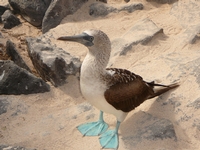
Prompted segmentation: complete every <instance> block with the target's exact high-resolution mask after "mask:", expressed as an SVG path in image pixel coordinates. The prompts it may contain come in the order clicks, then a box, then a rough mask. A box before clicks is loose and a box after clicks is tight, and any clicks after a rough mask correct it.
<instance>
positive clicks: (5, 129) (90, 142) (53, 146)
mask: <svg viewBox="0 0 200 150" xmlns="http://www.w3.org/2000/svg"><path fill="white" fill-rule="evenodd" d="M92 2H93V0H90V1H89V2H88V3H87V4H85V5H84V6H83V7H82V8H81V9H80V10H78V11H77V12H76V13H75V14H73V15H69V16H67V17H66V18H65V19H64V20H63V21H62V23H61V25H59V26H58V27H56V28H55V29H52V30H51V31H50V32H49V34H53V35H54V37H59V36H62V35H74V34H78V33H81V32H82V31H84V30H87V29H100V30H102V31H104V32H105V33H107V34H108V36H109V37H110V39H111V40H113V39H115V38H118V37H120V36H121V35H123V34H124V33H125V32H126V31H128V30H129V29H130V28H131V27H132V26H133V25H134V23H136V22H137V21H138V20H140V19H142V18H149V19H151V20H152V21H153V22H154V23H155V24H156V25H157V26H158V27H160V28H163V30H164V34H165V35H162V34H161V35H158V36H156V37H155V38H154V39H153V40H152V41H150V42H149V43H148V44H147V45H141V44H138V45H136V46H134V47H133V48H132V50H131V51H129V52H128V53H127V55H126V56H121V57H119V58H118V59H117V60H116V61H115V62H114V64H113V67H119V68H125V69H129V70H130V71H133V72H134V73H137V74H139V75H141V76H142V77H143V78H144V79H145V80H147V81H151V80H156V81H158V82H159V83H165V84H168V83H172V82H174V81H176V80H179V79H180V80H181V86H180V87H179V88H177V89H176V90H174V91H172V92H169V93H167V94H165V95H164V96H162V100H160V101H156V99H157V98H154V99H152V100H149V101H146V102H145V103H144V104H142V105H141V106H139V107H138V108H137V109H135V110H134V111H132V112H131V113H129V115H128V117H127V118H126V120H125V121H124V123H122V125H121V127H120V130H119V133H120V136H119V143H120V144H119V150H125V149H129V150H136V149H137V150H138V149H140V150H179V149H180V150H182V149H191V150H194V149H198V148H199V147H200V142H199V138H200V130H198V129H197V128H196V127H194V126H193V123H194V120H195V117H194V115H195V116H198V115H199V114H200V111H199V110H198V109H197V110H194V109H193V108H191V107H186V106H187V105H188V104H189V103H190V102H192V101H194V100H195V99H197V98H198V97H199V96H200V94H199V90H198V89H199V88H198V84H197V83H196V79H195V78H194V76H193V75H191V71H192V70H190V69H188V70H184V69H183V70H181V67H180V66H185V65H187V64H188V62H190V61H192V60H195V59H196V58H198V57H199V56H198V55H199V51H198V50H199V47H200V42H196V44H193V45H191V44H187V43H186V42H185V41H184V39H183V38H182V37H181V33H183V32H184V31H185V29H184V28H183V27H182V26H181V25H180V24H179V21H178V20H177V19H176V18H175V17H174V16H172V15H170V9H171V6H172V5H169V4H162V5H161V4H156V3H149V2H146V1H145V0H138V1H136V2H141V3H142V4H143V5H144V10H138V11H135V12H133V13H127V12H120V13H111V14H109V15H108V16H105V17H98V18H94V17H91V16H89V15H88V6H89V5H90V4H91V3H92ZM131 2H134V0H131ZM108 3H109V4H111V5H112V6H121V5H123V4H125V3H124V2H122V1H121V0H108ZM6 32H8V37H9V36H13V35H17V36H18V37H17V38H12V39H11V40H13V42H16V43H18V44H19V43H20V38H24V37H25V35H26V36H36V35H40V34H41V32H40V31H39V30H38V29H36V28H34V27H32V26H31V25H28V23H24V25H21V26H19V27H16V28H14V29H12V30H10V31H6ZM22 32H23V34H22ZM51 40H52V43H55V44H56V45H57V46H59V47H62V48H63V49H65V50H66V51H68V52H70V53H71V54H72V55H74V56H76V57H79V58H80V59H81V60H83V59H84V57H85V55H86V53H87V48H85V47H84V46H82V45H80V44H77V43H69V42H63V41H56V40H55V39H51ZM20 53H21V54H22V55H23V56H24V58H26V62H27V63H28V64H29V66H31V62H30V60H29V59H28V57H27V52H26V51H25V50H24V51H21V52H20ZM166 56H167V57H166ZM180 64H181V65H180ZM182 72H184V74H183V73H182ZM170 73H171V74H172V75H171V76H168V75H169V74H170ZM166 76H168V77H166ZM68 81H69V83H68V84H66V85H64V86H62V87H59V88H54V87H53V86H52V87H51V92H48V93H44V94H31V95H20V96H5V95H4V96H1V99H8V100H12V101H13V102H12V109H11V110H10V111H9V112H8V113H6V114H5V115H1V116H0V122H1V123H0V129H1V130H0V144H9V145H19V146H24V147H26V148H37V149H38V150H44V149H46V150H99V149H101V147H100V144H99V142H98V137H82V135H81V134H80V133H79V132H78V131H77V129H76V126H77V125H79V124H81V123H85V122H89V121H95V120H97V119H98V115H99V111H98V110H97V109H95V108H92V109H90V108H89V109H90V110H89V111H85V112H84V110H85V109H81V108H84V107H83V106H82V105H86V106H85V107H86V108H87V107H89V105H88V104H87V103H86V102H85V100H84V99H83V98H82V96H81V93H80V90H79V81H78V80H77V79H76V77H70V79H69V80H68ZM171 95H173V97H175V98H176V99H175V101H179V102H181V106H179V107H178V108H174V107H173V105H166V106H163V105H162V103H163V101H166V102H169V98H170V97H171ZM191 97H192V98H191ZM18 103H20V104H22V105H20V106H18V109H19V110H22V111H21V112H20V111H19V112H18V115H17V116H11V114H12V113H13V112H15V111H16V108H17V105H18ZM79 105H80V106H79ZM22 106H23V107H25V108H23V107H22ZM77 106H78V107H77ZM81 106H82V107H81ZM24 110H27V111H24ZM81 110H82V111H81ZM143 111H144V112H146V113H149V114H151V115H153V116H154V117H158V118H165V119H168V120H170V121H171V122H172V123H173V125H174V129H175V133H176V136H177V141H174V140H173V139H164V140H155V141H152V140H145V139H143V140H141V141H139V142H138V143H137V144H132V143H131V140H129V141H128V143H124V141H123V140H122V138H123V137H127V136H129V135H131V136H134V133H137V131H138V130H139V129H140V130H141V129H142V128H140V126H139V124H138V122H140V121H142V117H143ZM185 116H186V118H187V117H188V118H189V117H191V118H192V119H188V120H189V121H188V120H186V121H184V120H183V121H182V119H184V117H185ZM86 117H89V119H88V120H86ZM105 120H106V122H108V124H109V125H110V127H111V128H113V127H114V126H115V118H114V117H113V116H112V115H108V114H106V115H105Z"/></svg>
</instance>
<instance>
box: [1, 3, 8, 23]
mask: <svg viewBox="0 0 200 150" xmlns="http://www.w3.org/2000/svg"><path fill="white" fill-rule="evenodd" d="M6 10H8V8H7V7H4V6H0V23H1V22H2V19H1V16H2V15H3V14H4V12H5V11H6Z"/></svg>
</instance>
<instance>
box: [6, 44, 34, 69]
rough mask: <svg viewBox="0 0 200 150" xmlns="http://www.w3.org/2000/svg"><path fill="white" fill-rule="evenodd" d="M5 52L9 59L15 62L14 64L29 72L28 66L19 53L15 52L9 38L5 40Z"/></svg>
mask: <svg viewBox="0 0 200 150" xmlns="http://www.w3.org/2000/svg"><path fill="white" fill-rule="evenodd" d="M6 52H7V54H8V56H10V57H11V60H12V61H14V62H15V64H17V65H18V66H20V67H22V68H24V69H26V70H28V71H29V72H31V70H30V68H29V67H28V66H27V65H26V63H25V62H24V60H23V59H22V57H21V56H20V54H19V53H18V52H17V50H16V48H15V45H14V43H12V42H11V41H10V40H8V41H7V42H6Z"/></svg>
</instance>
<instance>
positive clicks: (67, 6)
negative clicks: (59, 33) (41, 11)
mask: <svg viewBox="0 0 200 150" xmlns="http://www.w3.org/2000/svg"><path fill="white" fill-rule="evenodd" d="M85 2H87V0H75V1H74V0H73V1H71V0H70V1H69V0H56V1H52V3H51V4H50V6H49V8H48V9H47V11H46V13H45V16H44V19H43V22H42V32H43V33H46V32H47V31H49V30H50V29H51V28H54V27H56V26H57V25H59V23H60V22H61V20H62V19H63V18H64V17H66V16H67V15H70V14H73V13H74V12H76V11H77V10H78V9H79V8H80V7H81V6H82V5H83V4H84V3H85Z"/></svg>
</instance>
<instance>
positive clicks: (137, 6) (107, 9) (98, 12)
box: [89, 3, 143, 17]
mask: <svg viewBox="0 0 200 150" xmlns="http://www.w3.org/2000/svg"><path fill="white" fill-rule="evenodd" d="M142 9H143V5H142V4H141V3H130V4H126V5H124V6H122V7H120V8H114V7H112V6H109V5H108V4H104V3H93V4H91V5H90V10H89V14H90V15H91V16H94V17H99V16H106V15H108V14H109V13H111V12H114V13H117V12H120V11H127V12H129V13H131V12H134V11H135V10H142Z"/></svg>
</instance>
